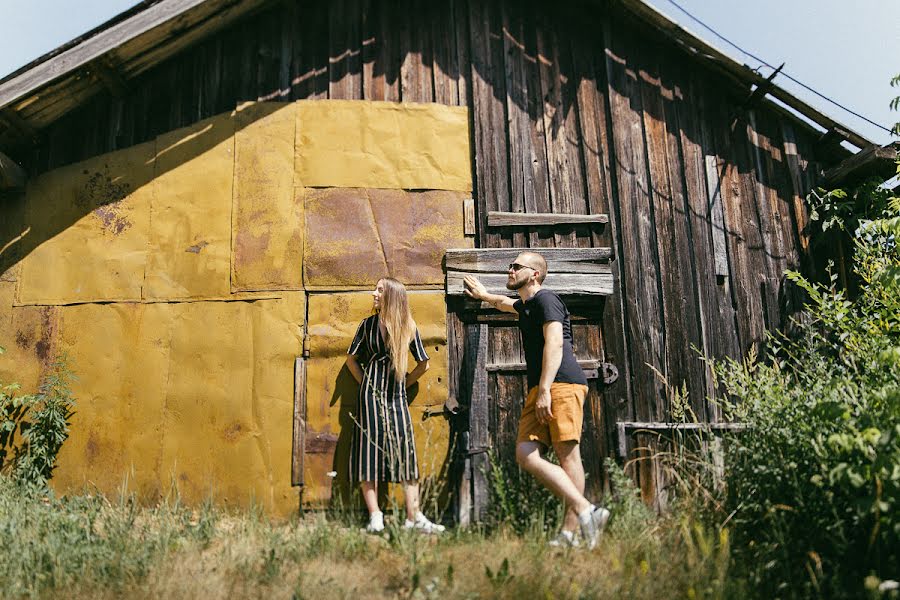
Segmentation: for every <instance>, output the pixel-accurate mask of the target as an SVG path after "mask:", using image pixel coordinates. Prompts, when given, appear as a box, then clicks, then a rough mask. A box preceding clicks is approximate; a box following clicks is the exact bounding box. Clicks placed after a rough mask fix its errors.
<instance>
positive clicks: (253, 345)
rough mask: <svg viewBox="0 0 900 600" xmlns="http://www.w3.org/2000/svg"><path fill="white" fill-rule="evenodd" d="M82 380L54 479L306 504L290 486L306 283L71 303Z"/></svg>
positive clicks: (196, 498) (72, 350) (69, 318)
mask: <svg viewBox="0 0 900 600" xmlns="http://www.w3.org/2000/svg"><path fill="white" fill-rule="evenodd" d="M59 310H61V311H62V313H61V314H62V317H61V326H60V329H61V334H60V335H61V343H60V345H61V350H63V351H66V352H67V353H68V354H69V356H70V357H71V359H72V368H73V369H74V370H75V371H76V372H77V373H78V375H79V380H78V382H77V384H76V388H75V393H76V397H77V398H78V407H77V410H78V412H77V414H76V415H75V417H74V418H73V421H72V434H71V437H70V439H69V440H68V441H67V442H66V444H65V445H64V447H63V451H62V453H61V455H60V466H59V469H58V471H57V474H56V477H55V478H54V487H56V489H58V490H60V491H70V490H77V489H80V488H81V487H82V486H84V485H85V484H87V483H90V484H92V485H96V486H97V487H98V488H99V489H101V490H102V491H104V492H106V493H108V494H113V493H115V492H116V491H117V490H119V489H120V488H121V486H122V484H123V482H125V481H126V478H127V483H128V485H129V488H130V489H131V490H132V491H135V492H137V493H139V494H140V495H141V496H142V497H143V498H144V499H148V500H153V499H156V498H158V497H159V496H160V495H164V494H166V493H167V492H168V491H169V490H170V489H171V486H172V484H173V483H174V484H175V485H177V488H178V491H179V493H180V494H181V497H182V498H183V499H184V500H185V501H186V502H189V503H199V502H201V501H203V500H204V499H206V498H208V497H209V498H212V499H214V500H215V501H217V502H219V503H222V504H229V505H235V506H244V507H246V506H248V505H249V504H251V503H257V504H259V505H262V506H263V507H265V508H266V509H267V510H268V511H269V512H271V513H272V514H276V515H282V516H288V515H290V514H291V513H292V512H294V511H296V508H297V495H296V491H293V490H292V489H291V485H290V464H291V427H292V423H291V414H292V408H293V404H292V402H293V386H294V382H293V368H292V366H293V361H294V357H295V356H297V355H298V354H299V353H300V351H301V347H300V346H301V339H300V328H299V324H300V323H302V320H303V315H304V312H305V310H304V294H303V293H301V292H293V293H292V292H285V296H284V298H283V299H280V300H257V301H255V302H240V301H238V302H184V303H155V304H108V305H97V304H85V305H78V306H68V307H60V309H59Z"/></svg>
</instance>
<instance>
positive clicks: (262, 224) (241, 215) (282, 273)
mask: <svg viewBox="0 0 900 600" xmlns="http://www.w3.org/2000/svg"><path fill="white" fill-rule="evenodd" d="M295 114H296V105H294V104H285V103H281V102H262V103H255V104H247V105H244V106H242V107H241V109H239V110H238V112H237V116H236V119H237V121H236V131H235V134H234V152H235V160H234V206H233V210H232V233H231V239H232V246H233V247H232V264H231V289H232V291H239V290H285V289H292V290H296V289H300V287H301V285H302V281H301V279H302V273H303V266H302V264H303V263H302V260H303V199H302V197H300V196H297V195H295V193H294V184H293V181H294V169H293V162H294V125H295V122H296V117H295Z"/></svg>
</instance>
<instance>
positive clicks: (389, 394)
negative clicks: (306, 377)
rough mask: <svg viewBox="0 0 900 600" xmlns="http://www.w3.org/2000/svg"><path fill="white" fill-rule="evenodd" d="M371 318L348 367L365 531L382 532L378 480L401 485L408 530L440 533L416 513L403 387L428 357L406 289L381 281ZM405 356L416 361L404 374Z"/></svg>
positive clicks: (354, 471) (354, 470) (415, 474)
mask: <svg viewBox="0 0 900 600" xmlns="http://www.w3.org/2000/svg"><path fill="white" fill-rule="evenodd" d="M372 297H373V304H374V308H375V314H374V315H372V316H371V317H368V318H366V319H363V322H362V323H360V324H359V329H357V331H356V337H354V338H353V343H352V344H350V350H348V352H347V354H348V356H347V368H348V369H350V373H351V374H352V375H353V378H354V379H356V381H357V383H359V409H358V413H357V417H356V420H357V427H356V429H355V431H354V440H353V450H352V453H351V459H350V470H351V476H352V477H353V478H355V479H356V480H358V481H359V482H360V486H361V487H362V494H363V499H365V502H366V508H368V509H369V525H368V527H366V530H367V531H370V532H373V533H377V532H379V531H382V530H383V529H384V515H383V514H382V512H381V510H380V509H379V507H378V488H377V484H378V482H379V481H391V482H400V483H403V490H404V495H405V497H406V523H405V525H404V527H406V528H407V529H417V530H419V531H422V532H424V533H440V532H441V531H443V530H444V528H443V526H441V525H436V524H435V523H432V522H431V521H429V520H428V519H427V518H426V517H425V515H423V514H422V512H421V511H420V510H419V483H418V479H419V469H418V464H417V461H416V446H415V440H414V438H413V428H412V418H411V417H410V414H409V408H408V406H407V400H406V388H408V387H409V386H411V385H412V384H413V383H415V382H416V381H417V380H418V379H419V377H421V376H422V374H423V373H425V371H427V370H428V355H427V354H426V353H425V346H424V345H423V344H422V339H421V338H420V337H419V332H418V330H417V329H416V323H415V321H413V318H412V313H411V312H410V310H409V301H408V300H407V296H406V288H405V287H403V284H402V283H400V282H399V281H397V280H396V279H392V278H390V277H385V278H384V279H380V280H379V281H378V284H377V285H376V286H375V291H373V292H372ZM409 352H412V354H413V357H414V358H415V360H416V366H415V368H414V369H413V370H412V372H410V373H407V372H406V369H407V367H408V364H409V354H408V353H409Z"/></svg>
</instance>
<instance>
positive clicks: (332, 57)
mask: <svg viewBox="0 0 900 600" xmlns="http://www.w3.org/2000/svg"><path fill="white" fill-rule="evenodd" d="M328 20H329V29H328V31H329V41H328V48H329V58H328V97H329V98H334V99H340V100H359V99H361V98H362V97H363V91H362V64H361V60H362V48H361V44H360V40H361V34H360V28H361V26H362V14H361V10H360V0H335V1H333V2H331V3H330V4H329V19H328Z"/></svg>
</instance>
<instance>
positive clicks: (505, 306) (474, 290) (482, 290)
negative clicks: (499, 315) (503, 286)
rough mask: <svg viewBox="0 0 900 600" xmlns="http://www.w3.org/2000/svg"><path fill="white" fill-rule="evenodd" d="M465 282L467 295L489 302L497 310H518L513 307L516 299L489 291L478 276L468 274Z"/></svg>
mask: <svg viewBox="0 0 900 600" xmlns="http://www.w3.org/2000/svg"><path fill="white" fill-rule="evenodd" d="M463 283H464V284H465V292H466V296H468V297H469V298H474V299H476V300H481V301H482V302H487V303H488V304H490V305H491V306H493V307H494V308H496V309H497V310H502V311H504V312H509V313H514V312H516V309H515V308H513V304H515V303H516V301H515V300H514V299H513V298H510V297H508V296H501V295H500V294H491V293H489V292H488V291H487V288H486V287H484V284H483V283H481V282H480V281H478V278H477V277H473V276H472V275H466V276H465V278H464V279H463Z"/></svg>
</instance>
